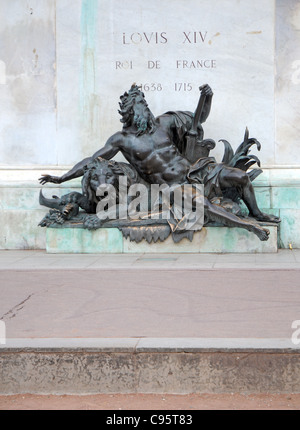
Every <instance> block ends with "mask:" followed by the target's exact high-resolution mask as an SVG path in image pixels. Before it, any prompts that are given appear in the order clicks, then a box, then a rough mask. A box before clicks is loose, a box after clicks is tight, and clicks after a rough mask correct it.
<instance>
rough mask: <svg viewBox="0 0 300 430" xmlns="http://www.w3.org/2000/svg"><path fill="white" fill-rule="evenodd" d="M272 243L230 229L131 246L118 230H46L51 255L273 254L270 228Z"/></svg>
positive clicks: (274, 243) (272, 235) (274, 234)
mask: <svg viewBox="0 0 300 430" xmlns="http://www.w3.org/2000/svg"><path fill="white" fill-rule="evenodd" d="M268 229H269V230H270V237H269V240H268V241H266V242H262V241H260V240H259V239H258V237H256V236H255V235H254V234H253V233H249V232H248V231H246V230H242V229H237V228H228V227H204V228H203V229H202V230H201V231H200V232H197V233H195V235H194V239H193V241H192V242H190V241H189V240H187V239H183V240H182V241H181V242H180V243H174V242H173V239H172V237H171V236H170V237H169V238H168V239H167V240H166V241H164V242H160V241H158V242H156V243H148V242H146V241H144V240H143V241H142V242H140V243H135V242H130V240H129V239H125V238H124V237H123V236H122V233H121V232H120V231H119V230H118V229H115V228H110V229H99V230H95V231H88V230H85V229H81V228H47V238H46V249H47V252H49V253H87V254H89V253H92V254H97V253H99V254H107V253H117V254H119V253H135V254H138V253H274V252H277V227H273V226H271V227H270V226H268Z"/></svg>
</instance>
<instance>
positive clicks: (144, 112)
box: [120, 104, 155, 136]
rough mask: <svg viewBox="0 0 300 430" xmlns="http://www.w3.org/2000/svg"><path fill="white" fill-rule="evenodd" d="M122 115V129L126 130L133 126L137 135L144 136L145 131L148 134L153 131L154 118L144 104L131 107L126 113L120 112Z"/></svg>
mask: <svg viewBox="0 0 300 430" xmlns="http://www.w3.org/2000/svg"><path fill="white" fill-rule="evenodd" d="M120 113H121V115H122V118H121V122H122V123H123V124H124V125H123V127H124V128H127V127H129V126H131V125H135V126H136V128H137V129H138V132H137V135H138V136H140V135H142V134H144V133H145V132H146V131H147V130H148V131H149V133H152V132H153V131H154V126H155V123H154V117H153V115H152V113H151V111H150V109H149V108H148V106H147V105H146V104H139V105H133V106H131V107H129V108H128V109H127V111H125V112H124V111H122V112H120Z"/></svg>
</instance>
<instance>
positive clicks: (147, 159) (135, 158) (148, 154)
mask: <svg viewBox="0 0 300 430" xmlns="http://www.w3.org/2000/svg"><path fill="white" fill-rule="evenodd" d="M122 134H123V139H122V142H121V145H120V149H121V151H122V153H123V155H124V157H125V158H126V159H127V161H128V162H129V163H130V164H131V165H132V166H134V167H135V168H136V170H137V171H138V172H139V174H140V175H141V176H142V177H143V179H145V180H146V181H147V182H149V183H153V184H154V183H155V184H162V183H170V184H171V183H177V182H183V181H184V180H185V177H186V174H187V172H188V170H189V167H190V163H189V162H188V160H186V159H185V158H184V157H183V156H182V155H181V154H180V152H179V151H178V149H177V148H176V146H175V144H174V143H173V142H172V138H171V134H170V131H169V128H168V127H167V126H166V125H164V124H159V125H158V127H157V129H156V131H155V132H154V133H152V134H149V133H146V134H143V135H141V136H138V137H137V136H136V135H134V134H131V133H126V132H125V133H122Z"/></svg>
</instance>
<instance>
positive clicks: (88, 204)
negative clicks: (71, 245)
mask: <svg viewBox="0 0 300 430" xmlns="http://www.w3.org/2000/svg"><path fill="white" fill-rule="evenodd" d="M200 91H201V96H200V100H199V103H198V106H197V109H196V111H195V113H194V114H193V113H192V112H189V111H185V112H183V111H176V112H173V111H169V112H167V113H165V114H163V115H161V116H158V117H157V118H155V117H154V116H153V114H152V112H151V111H150V109H149V107H148V104H147V102H146V100H145V96H144V94H143V93H142V92H141V90H140V89H139V88H138V87H137V86H136V85H135V84H134V85H132V87H131V89H130V90H129V91H128V92H125V94H124V95H123V96H121V102H120V110H119V113H120V114H121V117H122V118H121V122H122V123H123V128H122V131H119V132H117V133H115V134H114V135H113V136H111V137H110V138H109V139H108V141H107V142H106V144H105V145H104V147H103V148H101V149H100V150H99V151H97V152H96V153H95V154H94V155H93V156H92V157H88V158H85V159H84V160H82V161H80V162H79V163H77V164H76V165H75V166H74V167H73V168H72V169H71V170H70V171H69V172H67V173H66V174H64V175H63V176H61V177H56V176H51V175H43V176H42V177H41V178H40V182H41V184H43V185H44V184H46V183H47V182H52V183H56V184H61V183H63V182H65V181H69V180H71V179H74V178H78V177H81V176H82V177H83V181H82V191H83V192H82V194H80V193H71V194H69V195H67V196H64V197H63V198H62V199H58V198H56V199H52V200H49V199H45V198H44V196H43V195H42V194H41V196H40V203H41V204H43V205H45V206H48V207H50V208H52V209H54V210H55V211H58V212H59V214H58V213H54V212H53V211H52V213H51V216H52V218H51V222H50V215H49V216H48V218H47V217H46V219H44V220H43V221H42V223H41V225H43V226H44V225H46V226H47V225H51V224H53V223H55V219H57V220H60V221H58V223H63V222H64V220H65V221H66V220H67V219H68V220H71V219H72V217H73V218H74V217H77V216H78V214H79V210H80V208H81V209H83V210H84V211H85V213H86V214H87V213H91V214H95V212H96V204H97V201H99V199H97V198H96V197H95V189H96V188H97V186H98V185H101V184H103V183H106V184H107V183H109V180H108V179H104V177H103V175H102V178H100V176H99V175H98V177H97V178H95V183H94V193H91V191H88V188H87V186H86V184H87V177H91V171H92V170H93V169H94V170H95V163H96V165H97V166H98V167H97V168H98V169H99V166H101V163H102V164H103V163H104V164H105V165H106V166H108V165H109V163H108V160H112V158H113V157H114V156H116V155H117V154H118V153H119V152H121V153H122V154H123V156H124V157H125V159H126V160H127V161H128V163H129V164H127V163H117V162H114V161H111V162H110V163H111V164H110V166H111V170H112V171H111V172H110V178H113V179H114V180H115V179H116V178H117V177H118V176H119V175H126V176H128V175H129V177H131V180H130V181H131V183H143V184H144V185H146V186H147V184H148V185H149V186H150V185H151V184H158V185H162V184H167V185H170V186H172V185H173V184H182V185H183V184H202V185H203V186H204V213H205V224H209V223H218V225H224V226H229V227H240V228H245V229H247V230H249V231H251V232H253V233H255V234H256V235H257V236H258V237H259V238H260V239H261V240H267V239H268V235H269V231H268V230H267V229H266V228H264V227H262V226H261V225H260V224H259V223H258V222H264V223H278V222H280V219H279V218H278V217H276V216H274V215H269V214H266V213H263V212H262V211H261V210H260V209H259V208H258V205H257V202H256V198H255V193H254V189H253V186H252V183H251V182H252V181H253V180H254V179H255V178H256V177H257V176H258V175H259V174H260V173H261V170H260V169H253V170H251V171H250V172H247V170H248V168H249V167H251V166H252V165H253V164H255V163H257V164H258V165H259V166H260V162H259V159H258V158H257V157H255V156H254V155H249V150H250V148H251V146H252V145H254V144H255V145H257V148H258V150H260V143H259V142H258V141H257V140H256V139H254V138H249V133H248V130H247V129H246V132H245V136H244V140H243V142H242V144H241V145H240V146H239V147H238V149H237V150H236V152H235V153H234V152H233V150H232V147H231V145H230V144H229V142H227V141H225V140H222V142H223V143H224V145H225V153H224V157H223V160H222V162H221V163H217V162H216V160H215V159H214V158H213V157H210V156H209V152H210V150H211V149H213V148H214V147H215V142H214V141H213V140H212V139H203V128H202V124H203V123H204V122H205V121H206V119H207V118H208V116H209V113H210V109H211V103H212V97H213V92H212V90H211V88H210V86H209V85H203V86H202V87H200ZM97 160H98V161H97ZM239 201H243V202H244V203H245V205H246V207H247V209H248V211H249V215H248V217H242V216H241V212H240V210H239V206H238V203H239ZM64 202H65V203H66V204H64ZM67 205H68V210H67V209H66V206H67ZM62 207H63V208H64V209H63V210H62ZM71 208H73V209H72V210H73V212H72V210H71V212H70V209H71ZM82 216H83V217H84V221H83V226H84V227H86V228H99V227H101V226H104V225H105V226H106V227H107V226H114V227H120V228H130V227H132V228H133V225H132V222H127V224H126V223H124V221H122V222H121V221H120V220H119V222H118V220H116V221H114V222H111V221H108V222H107V223H103V222H99V220H97V218H96V217H97V216H95V215H90V217H92V218H91V219H93V222H89V220H88V217H87V216H86V215H82V214H81V217H82ZM156 224H157V223H156ZM158 224H159V223H158ZM160 224H161V225H164V226H165V227H163V228H167V227H169V228H170V223H169V224H168V223H165V222H161V223H160ZM149 225H151V228H152V229H153V228H154V226H155V223H154V222H153V220H149V219H148V220H147V219H146V218H145V217H144V218H143V219H141V220H140V222H139V223H137V222H135V225H134V228H135V229H138V228H139V227H140V228H142V227H143V226H144V227H145V226H149ZM161 225H160V227H161ZM166 226H167V227H166ZM161 228H162V227H161ZM171 230H172V228H171ZM171 230H170V231H171ZM170 231H169V233H170ZM187 236H188V237H191V235H190V234H188V233H187ZM130 237H131V239H132V238H133V240H134V235H133V237H132V235H131V236H130ZM147 237H148V236H147ZM173 238H174V236H173ZM147 240H148V239H147Z"/></svg>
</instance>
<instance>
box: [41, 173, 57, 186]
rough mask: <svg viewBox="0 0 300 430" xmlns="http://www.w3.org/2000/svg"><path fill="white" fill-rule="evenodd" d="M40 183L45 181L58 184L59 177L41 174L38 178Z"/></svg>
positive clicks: (43, 183)
mask: <svg viewBox="0 0 300 430" xmlns="http://www.w3.org/2000/svg"><path fill="white" fill-rule="evenodd" d="M39 181H40V184H42V185H45V184H46V183H47V182H52V183H53V184H60V183H61V182H60V177H59V176H51V175H42V177H41V178H39Z"/></svg>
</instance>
